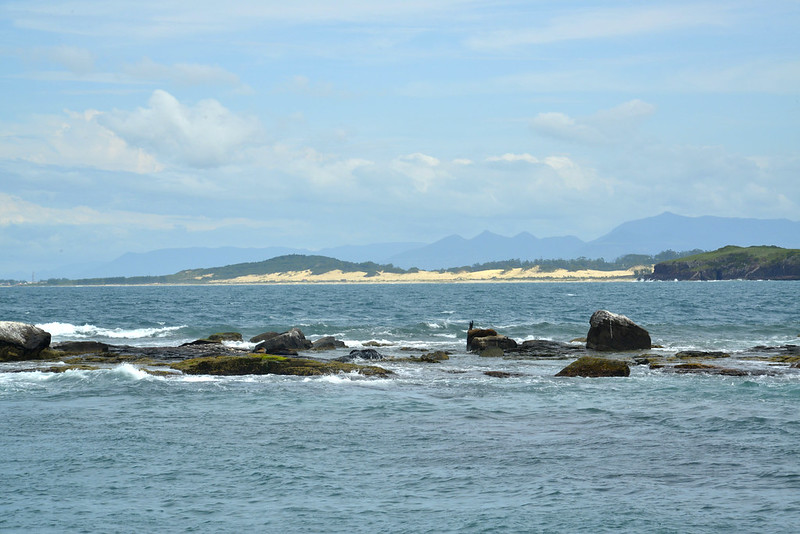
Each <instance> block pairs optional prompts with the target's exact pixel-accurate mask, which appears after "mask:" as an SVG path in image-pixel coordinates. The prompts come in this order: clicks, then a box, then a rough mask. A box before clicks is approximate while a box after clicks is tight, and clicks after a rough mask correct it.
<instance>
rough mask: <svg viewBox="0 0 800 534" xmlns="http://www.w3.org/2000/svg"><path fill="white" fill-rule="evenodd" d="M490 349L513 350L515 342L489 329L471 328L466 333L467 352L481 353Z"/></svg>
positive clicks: (515, 345)
mask: <svg viewBox="0 0 800 534" xmlns="http://www.w3.org/2000/svg"><path fill="white" fill-rule="evenodd" d="M490 348H498V349H502V350H509V349H515V348H517V342H516V341H514V340H513V339H511V338H510V337H508V336H501V335H498V333H497V331H495V330H493V329H491V328H471V329H470V330H469V331H468V332H467V350H468V351H470V352H482V351H485V350H486V349H490Z"/></svg>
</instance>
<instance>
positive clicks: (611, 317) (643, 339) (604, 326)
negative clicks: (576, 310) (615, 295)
mask: <svg viewBox="0 0 800 534" xmlns="http://www.w3.org/2000/svg"><path fill="white" fill-rule="evenodd" d="M586 348H587V349H592V350H601V351H614V350H640V349H649V348H650V334H649V333H648V332H647V330H645V329H644V328H642V327H641V326H639V325H637V324H636V323H634V322H633V321H631V320H630V319H628V318H627V317H625V316H624V315H618V314H616V313H611V312H610V311H607V310H598V311H596V312H594V313H593V314H592V317H591V319H589V333H588V334H586Z"/></svg>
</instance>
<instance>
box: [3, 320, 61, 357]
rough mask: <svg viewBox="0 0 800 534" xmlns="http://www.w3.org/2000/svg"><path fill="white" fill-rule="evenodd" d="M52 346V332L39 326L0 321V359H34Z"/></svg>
mask: <svg viewBox="0 0 800 534" xmlns="http://www.w3.org/2000/svg"><path fill="white" fill-rule="evenodd" d="M49 346H50V333H49V332H45V331H44V330H42V329H41V328H39V327H38V326H34V325H32V324H26V323H19V322H16V321H0V361H6V362H10V361H21V360H34V359H36V358H37V357H38V356H39V355H40V354H41V352H42V351H43V350H44V349H46V348H47V347H49Z"/></svg>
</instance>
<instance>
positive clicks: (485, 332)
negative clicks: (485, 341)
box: [467, 328, 497, 351]
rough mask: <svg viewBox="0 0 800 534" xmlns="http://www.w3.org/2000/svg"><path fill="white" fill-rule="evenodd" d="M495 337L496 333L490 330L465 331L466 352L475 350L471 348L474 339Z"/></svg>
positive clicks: (471, 329) (474, 329)
mask: <svg viewBox="0 0 800 534" xmlns="http://www.w3.org/2000/svg"><path fill="white" fill-rule="evenodd" d="M496 335H497V331H495V330H494V329H492V328H470V329H469V330H467V350H470V351H474V350H476V349H474V348H473V347H472V341H473V340H474V339H475V338H476V337H490V336H496Z"/></svg>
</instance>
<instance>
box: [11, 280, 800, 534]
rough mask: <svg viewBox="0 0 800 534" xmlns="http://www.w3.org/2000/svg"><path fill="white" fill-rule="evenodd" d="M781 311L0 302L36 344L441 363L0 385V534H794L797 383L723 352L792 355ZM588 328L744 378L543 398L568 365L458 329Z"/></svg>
mask: <svg viewBox="0 0 800 534" xmlns="http://www.w3.org/2000/svg"><path fill="white" fill-rule="evenodd" d="M798 295H800V283H798V282H721V283H684V282H681V283H671V282H670V283H572V284H570V283H563V284H561V283H547V284H430V285H422V284H421V285H363V286H362V285H303V286H234V287H210V286H196V287H195V286H172V287H51V288H48V287H16V288H0V320H19V321H24V322H28V323H33V324H37V325H39V326H41V327H43V328H45V329H46V330H48V331H49V332H51V333H52V334H53V340H54V342H58V341H64V340H86V339H92V340H98V341H104V342H108V343H112V344H126V345H142V346H155V345H177V344H180V343H183V342H185V341H190V340H192V339H196V338H199V337H205V336H207V335H208V334H211V333H214V332H219V331H238V332H241V333H243V334H244V337H245V340H246V339H248V338H249V337H250V336H253V335H255V334H258V333H260V332H263V331H268V330H274V331H283V330H286V329H288V328H290V327H299V328H301V329H302V330H303V332H304V333H305V335H306V336H307V337H308V338H310V339H316V338H318V337H321V336H324V335H333V336H336V337H337V338H339V339H342V340H344V341H345V342H346V343H347V344H348V348H347V349H339V350H338V351H335V352H334V353H331V354H330V355H329V356H325V357H336V356H339V355H342V354H346V353H347V352H348V351H349V350H350V348H352V347H356V348H358V347H363V346H364V344H365V343H366V342H368V341H378V342H379V343H381V344H384V346H381V347H378V350H379V351H381V352H383V353H384V354H386V355H387V356H403V355H408V354H418V353H419V352H416V353H415V352H409V351H408V350H407V349H414V350H417V351H421V350H423V349H427V350H449V351H451V352H452V354H451V357H450V360H447V361H445V362H442V363H441V364H412V363H387V364H383V363H382V365H384V366H385V367H387V368H389V369H391V370H392V371H394V375H392V376H391V377H390V378H386V379H376V378H367V377H361V376H358V375H338V376H325V377H311V378H304V377H285V376H240V377H210V376H169V377H156V376H152V375H149V374H147V373H145V372H144V371H142V370H140V369H137V368H136V367H133V366H131V365H128V364H123V365H117V366H109V367H108V368H106V369H101V370H94V371H67V372H64V373H59V374H52V373H43V372H40V371H37V370H35V369H34V370H31V369H30V367H31V364H30V363H29V362H28V363H6V364H0V490H2V495H3V497H2V499H0V532H152V531H157V532H379V531H381V532H665V533H666V532H675V533H682V532H726V533H727V532H787V533H788V532H795V531H796V530H797V525H798V522H799V521H800V415H798V408H800V370H797V369H791V368H789V367H788V366H786V365H780V366H776V365H775V364H771V363H768V362H753V361H749V360H742V361H738V360H737V354H739V353H742V354H744V353H746V352H747V351H748V350H749V349H750V348H751V347H754V346H758V345H770V346H781V345H787V344H798V343H800V339H798V337H797V336H798V334H800V304H798ZM597 309H608V310H611V311H614V312H617V313H622V314H625V315H627V316H628V317H630V318H631V319H633V320H634V321H635V322H637V323H638V324H640V325H642V326H644V327H645V328H647V329H648V331H649V332H650V334H651V337H652V338H653V343H655V344H658V345H661V346H662V347H663V348H658V349H655V350H654V352H656V353H659V352H661V353H665V354H668V353H674V352H676V351H678V350H685V349H695V350H723V351H727V352H730V353H731V354H732V356H733V360H737V361H738V365H743V366H750V367H752V368H754V369H755V370H758V371H760V372H761V373H764V374H759V375H758V376H749V377H730V376H711V375H676V374H670V373H664V372H662V371H659V370H655V369H649V368H648V367H646V366H634V367H633V368H632V373H631V376H630V377H628V378H602V379H581V378H577V379H575V378H572V379H564V378H555V377H554V375H555V374H556V373H557V372H558V371H559V370H560V369H561V368H562V367H564V366H565V365H566V364H567V363H569V361H568V360H514V359H495V358H480V357H479V356H476V355H473V354H468V353H466V352H465V350H464V348H465V347H464V345H465V336H466V329H467V327H468V324H469V322H470V321H474V322H475V325H476V326H480V327H492V328H495V329H497V330H498V331H500V332H501V333H503V334H506V335H509V336H511V337H513V338H515V339H517V340H518V341H522V340H525V339H532V338H539V339H553V340H558V341H570V340H572V339H574V338H579V337H581V336H585V335H586V331H587V330H588V319H589V317H590V316H591V314H592V312H593V311H595V310H597ZM240 345H241V346H244V347H247V346H252V345H251V344H248V343H247V342H246V341H245V342H244V343H241V344H240ZM404 349H406V350H404ZM48 365H50V364H48ZM26 369H27V370H26ZM487 370H499V371H506V372H510V373H514V374H515V376H512V377H510V378H494V377H490V376H487V375H485V374H483V373H484V371H487Z"/></svg>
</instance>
